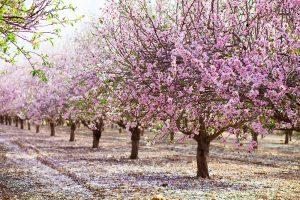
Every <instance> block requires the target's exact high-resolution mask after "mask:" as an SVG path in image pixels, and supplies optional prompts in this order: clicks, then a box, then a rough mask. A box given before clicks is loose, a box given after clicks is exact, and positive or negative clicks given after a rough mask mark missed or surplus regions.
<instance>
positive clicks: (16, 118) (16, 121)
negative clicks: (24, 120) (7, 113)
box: [15, 117, 19, 127]
mask: <svg viewBox="0 0 300 200" xmlns="http://www.w3.org/2000/svg"><path fill="white" fill-rule="evenodd" d="M15 123H16V127H18V126H19V118H18V117H15Z"/></svg>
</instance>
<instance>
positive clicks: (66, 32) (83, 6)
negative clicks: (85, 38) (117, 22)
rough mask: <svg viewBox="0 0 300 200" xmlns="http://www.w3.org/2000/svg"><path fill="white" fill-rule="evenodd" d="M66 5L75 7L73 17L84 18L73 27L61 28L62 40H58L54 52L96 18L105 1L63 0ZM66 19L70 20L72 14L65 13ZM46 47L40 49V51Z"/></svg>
mask: <svg viewBox="0 0 300 200" xmlns="http://www.w3.org/2000/svg"><path fill="white" fill-rule="evenodd" d="M65 2H66V4H72V5H74V6H75V7H76V11H75V15H77V16H82V15H83V16H84V18H83V19H82V20H81V21H80V22H77V24H76V25H75V26H65V27H62V28H61V30H62V38H61V39H58V40H57V41H56V42H55V43H56V44H55V46H54V50H55V49H56V48H58V49H60V48H63V45H64V44H63V43H66V42H67V41H68V38H72V36H73V35H74V33H75V32H76V31H78V30H80V27H81V26H82V24H84V23H86V22H87V21H89V20H90V19H91V18H96V17H98V16H99V13H100V12H99V11H100V8H101V7H102V6H103V5H104V3H105V0H65ZM66 16H67V17H70V18H72V17H73V16H74V13H72V14H70V13H66ZM43 48H47V46H46V47H43V46H42V47H41V50H42V49H43Z"/></svg>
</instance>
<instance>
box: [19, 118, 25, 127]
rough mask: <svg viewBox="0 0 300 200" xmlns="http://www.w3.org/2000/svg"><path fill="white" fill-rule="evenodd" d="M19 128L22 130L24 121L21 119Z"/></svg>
mask: <svg viewBox="0 0 300 200" xmlns="http://www.w3.org/2000/svg"><path fill="white" fill-rule="evenodd" d="M20 128H21V129H24V120H23V119H20Z"/></svg>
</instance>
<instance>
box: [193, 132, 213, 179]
mask: <svg viewBox="0 0 300 200" xmlns="http://www.w3.org/2000/svg"><path fill="white" fill-rule="evenodd" d="M202 134H203V133H199V135H196V136H195V137H194V139H195V140H196V141H197V156H196V159H197V177H201V178H209V173H208V165H207V157H208V153H209V145H210V142H209V139H208V138H207V137H205V136H202Z"/></svg>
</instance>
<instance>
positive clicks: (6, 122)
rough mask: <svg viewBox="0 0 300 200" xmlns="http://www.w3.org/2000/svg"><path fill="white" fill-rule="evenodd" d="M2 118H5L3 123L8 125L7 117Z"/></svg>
mask: <svg viewBox="0 0 300 200" xmlns="http://www.w3.org/2000/svg"><path fill="white" fill-rule="evenodd" d="M4 118H5V125H8V117H7V116H5V117H4Z"/></svg>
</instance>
